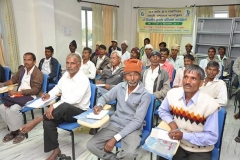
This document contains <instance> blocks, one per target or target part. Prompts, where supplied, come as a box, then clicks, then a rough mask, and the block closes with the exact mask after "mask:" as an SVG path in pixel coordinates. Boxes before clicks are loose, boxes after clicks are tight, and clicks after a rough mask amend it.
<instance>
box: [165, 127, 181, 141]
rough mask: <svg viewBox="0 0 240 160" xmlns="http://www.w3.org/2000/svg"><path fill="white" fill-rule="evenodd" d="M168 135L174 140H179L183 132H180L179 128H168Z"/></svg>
mask: <svg viewBox="0 0 240 160" xmlns="http://www.w3.org/2000/svg"><path fill="white" fill-rule="evenodd" d="M168 136H169V138H171V139H174V140H181V139H182V138H183V132H181V131H180V130H179V129H174V130H170V131H169V132H168Z"/></svg>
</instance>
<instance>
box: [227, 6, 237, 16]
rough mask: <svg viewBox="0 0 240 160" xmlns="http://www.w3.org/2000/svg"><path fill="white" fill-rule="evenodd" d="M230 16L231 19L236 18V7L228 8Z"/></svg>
mask: <svg viewBox="0 0 240 160" xmlns="http://www.w3.org/2000/svg"><path fill="white" fill-rule="evenodd" d="M228 15H229V18H232V17H236V11H235V6H234V5H230V6H228Z"/></svg>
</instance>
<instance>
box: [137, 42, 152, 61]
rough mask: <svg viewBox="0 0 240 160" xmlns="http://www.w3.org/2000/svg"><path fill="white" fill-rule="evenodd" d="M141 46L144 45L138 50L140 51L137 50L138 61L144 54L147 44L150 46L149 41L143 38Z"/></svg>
mask: <svg viewBox="0 0 240 160" xmlns="http://www.w3.org/2000/svg"><path fill="white" fill-rule="evenodd" d="M143 44H144V46H143V47H142V48H140V50H139V54H140V59H142V56H143V55H144V54H145V46H146V45H147V44H150V39H149V38H144V40H143Z"/></svg>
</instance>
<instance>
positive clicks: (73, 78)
mask: <svg viewBox="0 0 240 160" xmlns="http://www.w3.org/2000/svg"><path fill="white" fill-rule="evenodd" d="M81 72H82V71H80V69H79V70H78V72H77V73H76V74H75V75H74V76H73V77H72V78H70V74H69V73H68V72H67V73H68V75H67V78H68V79H71V80H73V81H74V82H78V81H79V79H78V78H77V77H78V75H79V74H80V73H81Z"/></svg>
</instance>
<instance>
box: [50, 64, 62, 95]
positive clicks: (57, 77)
mask: <svg viewBox="0 0 240 160" xmlns="http://www.w3.org/2000/svg"><path fill="white" fill-rule="evenodd" d="M60 68H61V64H60V63H58V67H57V75H56V80H55V82H54V83H49V84H48V89H47V90H48V91H50V90H51V89H53V88H54V87H55V85H56V84H57V83H58V81H59V74H60Z"/></svg>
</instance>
